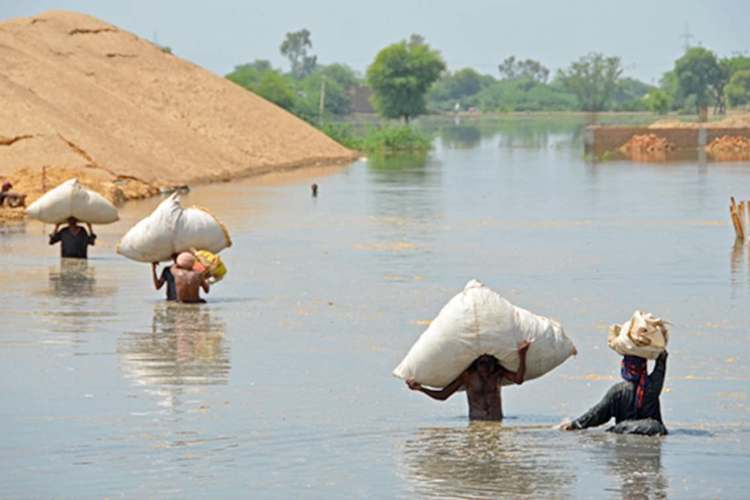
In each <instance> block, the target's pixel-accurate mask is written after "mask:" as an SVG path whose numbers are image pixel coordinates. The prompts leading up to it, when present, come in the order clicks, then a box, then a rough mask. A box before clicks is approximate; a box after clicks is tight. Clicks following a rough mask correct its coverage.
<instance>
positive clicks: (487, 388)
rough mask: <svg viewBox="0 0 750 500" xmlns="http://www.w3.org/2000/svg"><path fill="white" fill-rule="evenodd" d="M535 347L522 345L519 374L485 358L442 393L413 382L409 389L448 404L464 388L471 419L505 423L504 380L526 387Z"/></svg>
mask: <svg viewBox="0 0 750 500" xmlns="http://www.w3.org/2000/svg"><path fill="white" fill-rule="evenodd" d="M530 345H531V343H530V342H529V341H527V340H524V341H523V342H521V343H520V344H519V345H518V357H519V363H518V370H517V371H515V372H512V371H509V370H506V369H505V368H503V366H502V365H501V364H500V362H499V361H498V359H497V358H496V357H494V356H490V355H489V354H483V355H482V356H479V357H478V358H477V359H475V360H474V362H473V363H471V365H469V367H468V368H467V369H466V370H464V371H463V373H461V375H459V376H458V377H456V379H455V380H454V381H453V382H451V383H450V384H448V385H447V386H445V387H444V388H442V389H439V390H434V389H427V388H425V387H422V385H421V384H419V383H417V382H416V381H414V380H412V379H410V380H407V381H406V385H408V386H409V389H411V390H413V391H419V392H423V393H425V394H427V395H428V396H429V397H431V398H432V399H437V400H438V401H445V400H446V399H448V398H449V397H451V396H452V395H453V394H454V393H455V392H456V391H458V390H459V389H460V388H461V387H464V388H465V389H466V397H467V399H468V403H469V419H471V420H502V419H503V405H502V400H501V398H500V384H501V382H502V380H503V379H507V380H510V381H511V382H513V383H516V384H519V385H520V384H522V383H523V379H524V376H525V375H526V353H527V352H528V350H529V346H530Z"/></svg>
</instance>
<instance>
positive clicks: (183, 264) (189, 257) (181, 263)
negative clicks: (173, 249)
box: [177, 252, 195, 270]
mask: <svg viewBox="0 0 750 500" xmlns="http://www.w3.org/2000/svg"><path fill="white" fill-rule="evenodd" d="M194 265H195V257H194V256H193V254H191V253H190V252H182V253H181V254H180V255H178V256H177V267H179V268H180V269H185V270H192V269H193V266H194Z"/></svg>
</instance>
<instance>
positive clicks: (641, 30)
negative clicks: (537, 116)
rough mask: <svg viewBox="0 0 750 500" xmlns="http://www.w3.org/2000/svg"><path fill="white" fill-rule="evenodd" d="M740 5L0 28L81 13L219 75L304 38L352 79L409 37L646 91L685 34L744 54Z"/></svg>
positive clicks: (523, 6) (172, 18)
mask: <svg viewBox="0 0 750 500" xmlns="http://www.w3.org/2000/svg"><path fill="white" fill-rule="evenodd" d="M743 3H744V2H742V1H740V0H725V1H719V2H711V3H710V4H709V3H708V2H698V1H692V2H679V1H677V0H665V1H662V2H659V3H658V4H652V3H650V2H646V1H643V0H637V1H634V2H630V5H628V7H627V9H626V10H624V11H622V12H620V13H618V14H614V13H613V11H614V9H615V8H617V7H619V5H618V4H616V3H614V2H610V3H609V6H607V7H602V5H601V4H602V2H596V1H594V0H581V1H577V2H574V3H573V4H563V3H559V2H540V1H537V2H534V1H527V2H522V1H520V0H505V1H494V2H493V1H490V0H468V1H465V2H461V3H460V4H458V5H456V4H455V3H453V2H444V1H433V2H429V1H427V0H412V1H402V2H398V1H395V0H383V1H382V2H380V3H379V4H378V5H376V6H375V5H372V4H370V5H367V6H366V7H363V6H355V5H352V3H351V2H345V1H342V0H323V1H320V2H316V3H309V4H308V3H305V4H301V5H298V4H297V3H296V2H290V1H288V0H281V1H277V2H274V3H272V4H263V5H261V6H256V5H251V4H249V3H242V2H231V1H216V2H213V3H212V4H211V5H210V7H206V6H205V4H200V3H198V2H178V1H175V0H165V1H160V2H153V3H152V4H150V5H149V6H148V7H145V6H144V4H143V3H139V2H135V1H132V0H130V1H122V2H117V3H104V4H102V3H99V2H94V1H86V0H38V1H35V0H32V1H26V2H23V3H22V4H19V3H11V2H10V1H8V0H0V20H3V21H4V20H7V19H9V18H13V17H25V16H33V15H36V14H39V13H41V12H44V11H47V10H72V11H78V12H82V13H86V14H90V15H92V16H95V17H98V18H100V19H102V20H104V21H107V22H109V23H112V24H115V25H117V26H119V27H120V28H122V29H125V30H128V31H132V32H134V33H135V34H137V35H139V36H141V37H143V38H147V39H149V40H154V41H158V42H159V43H161V44H163V45H167V46H169V47H171V48H172V50H173V52H174V53H175V54H176V55H178V56H180V57H183V58H185V59H188V60H190V61H192V62H194V63H196V64H199V65H201V66H204V67H206V68H208V69H209V70H211V71H214V72H216V73H218V74H220V75H225V74H226V73H228V72H230V71H231V70H232V69H233V68H234V66H236V65H239V64H243V63H247V62H251V61H253V60H255V59H268V60H270V61H271V62H272V63H273V64H274V66H277V67H282V68H284V69H288V66H289V65H288V62H287V61H286V60H285V59H284V58H283V57H282V56H281V54H280V53H279V45H280V44H281V41H282V40H283V38H284V36H285V34H286V33H287V32H290V31H296V30H299V29H302V28H307V29H308V30H310V32H311V34H312V37H311V38H312V42H313V49H312V52H313V53H314V54H316V55H317V56H318V61H319V62H320V63H323V64H329V63H333V62H342V63H346V64H348V65H350V66H351V67H352V68H354V69H355V70H357V71H359V72H364V70H365V69H366V68H367V65H368V64H370V62H371V61H372V59H373V58H374V56H375V54H376V53H377V51H378V50H380V49H381V48H383V47H384V46H386V45H388V44H390V43H393V42H397V41H399V40H402V39H405V38H407V37H408V36H409V35H410V34H412V33H419V34H421V35H423V36H424V37H425V38H426V40H427V42H428V43H429V44H430V45H432V46H433V47H434V48H436V49H438V50H439V51H440V52H441V53H442V55H443V57H444V59H445V60H446V63H447V64H448V67H449V68H450V69H451V70H455V69H459V68H462V67H467V66H468V67H472V68H474V69H476V70H478V71H480V72H482V73H488V74H491V75H493V76H496V77H497V76H498V74H497V65H498V63H499V62H501V61H502V60H503V59H504V58H506V57H508V56H511V55H515V56H516V57H519V58H523V59H526V58H531V59H536V60H538V61H540V62H542V63H543V64H544V65H546V66H547V67H549V68H550V69H551V70H552V71H553V72H554V71H556V70H557V69H559V68H561V67H565V66H567V65H568V64H569V63H570V62H572V61H573V60H575V59H577V58H578V57H580V56H582V55H585V54H587V53H589V52H593V51H595V52H603V53H604V54H607V55H615V56H619V57H621V59H622V64H623V67H624V68H625V75H626V76H632V77H635V78H638V79H641V80H643V81H645V82H648V83H656V82H658V79H659V77H660V76H661V74H662V73H663V72H664V71H667V70H669V69H670V68H671V67H672V64H673V62H674V60H675V59H676V58H677V57H679V56H680V54H681V53H682V52H683V45H684V43H685V41H684V39H683V34H684V33H685V31H686V28H687V29H689V31H690V33H691V34H692V35H693V38H692V44H693V45H702V46H704V47H707V48H709V49H711V50H714V51H715V52H716V53H717V55H719V56H722V57H723V56H729V55H732V54H734V53H741V52H745V53H746V52H747V51H748V50H750V35H748V31H747V21H748V18H749V17H750V16H748V14H747V6H746V5H743ZM365 9H367V10H365ZM643 13H646V14H648V17H644V16H643Z"/></svg>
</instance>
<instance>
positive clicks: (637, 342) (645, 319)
mask: <svg viewBox="0 0 750 500" xmlns="http://www.w3.org/2000/svg"><path fill="white" fill-rule="evenodd" d="M667 324H668V322H666V321H664V320H661V319H659V318H657V317H655V316H654V315H653V314H651V313H644V312H641V311H636V312H634V313H633V316H632V317H631V318H630V320H628V321H626V322H625V323H623V324H622V325H611V326H610V327H609V337H608V339H607V344H608V345H609V347H610V348H611V349H612V350H614V351H615V352H617V353H618V354H622V355H623V356H640V357H641V358H646V359H656V358H658V357H659V354H661V353H662V352H664V349H666V347H667V342H668V341H669V332H668V330H667V326H666V325H667Z"/></svg>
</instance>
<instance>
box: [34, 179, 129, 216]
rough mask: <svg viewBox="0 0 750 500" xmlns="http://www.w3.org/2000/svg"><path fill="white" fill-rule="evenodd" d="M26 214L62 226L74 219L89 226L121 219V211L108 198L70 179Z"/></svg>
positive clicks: (46, 194)
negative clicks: (68, 220)
mask: <svg viewBox="0 0 750 500" xmlns="http://www.w3.org/2000/svg"><path fill="white" fill-rule="evenodd" d="M26 213H27V214H28V215H29V217H31V218H32V219H36V220H39V221H42V222H46V223H47V224H60V223H62V222H65V221H66V220H67V219H68V218H70V217H75V218H76V219H78V220H79V221H81V222H88V223H89V224H111V223H113V222H117V220H119V216H118V215H117V209H116V208H115V207H114V205H112V204H111V203H110V202H109V201H107V199H106V198H104V197H103V196H102V195H100V194H99V193H97V192H95V191H91V190H89V189H86V188H85V187H83V186H82V185H81V184H80V183H79V182H78V180H77V179H68V180H67V181H65V182H63V183H62V184H60V185H59V186H57V187H56V188H54V189H52V190H50V191H47V192H46V193H45V194H44V195H42V196H41V197H40V198H39V199H38V200H36V201H35V202H34V203H32V204H31V205H29V207H28V208H27V209H26Z"/></svg>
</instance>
